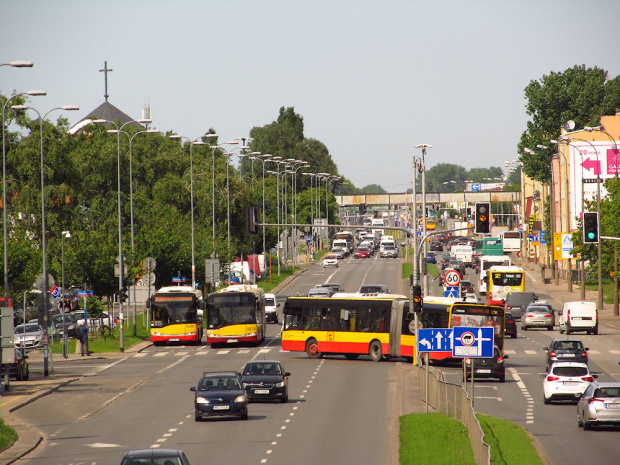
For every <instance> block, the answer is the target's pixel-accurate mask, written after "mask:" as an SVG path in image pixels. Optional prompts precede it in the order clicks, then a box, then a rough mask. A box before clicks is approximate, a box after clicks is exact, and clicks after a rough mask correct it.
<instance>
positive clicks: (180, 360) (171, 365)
mask: <svg viewBox="0 0 620 465" xmlns="http://www.w3.org/2000/svg"><path fill="white" fill-rule="evenodd" d="M189 357H190V356H189V355H186V356H184V357H181V358H180V359H178V360H177V361H176V362H174V363H171V364H170V365H168V366H167V367H164V368H162V369H161V370H159V371H158V372H157V374H161V373H163V372H164V371H167V370H169V369H170V368H172V367H174V366H176V365H178V364H179V363H182V362H183V361H184V360H185V359H186V358H189Z"/></svg>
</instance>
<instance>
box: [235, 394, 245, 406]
mask: <svg viewBox="0 0 620 465" xmlns="http://www.w3.org/2000/svg"><path fill="white" fill-rule="evenodd" d="M245 402H246V400H245V396H237V397H236V398H235V403H236V404H243V403H245Z"/></svg>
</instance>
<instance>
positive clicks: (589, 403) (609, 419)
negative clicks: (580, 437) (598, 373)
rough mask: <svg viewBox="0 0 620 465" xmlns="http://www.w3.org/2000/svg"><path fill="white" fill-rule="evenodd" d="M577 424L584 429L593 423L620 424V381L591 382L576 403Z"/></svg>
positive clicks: (593, 424)
mask: <svg viewBox="0 0 620 465" xmlns="http://www.w3.org/2000/svg"><path fill="white" fill-rule="evenodd" d="M577 424H578V425H579V426H583V429H586V430H587V429H590V428H591V427H592V426H595V425H596V426H598V425H620V383H618V382H607V383H602V382H598V381H595V382H593V383H591V384H590V386H588V388H587V389H586V392H584V393H583V395H582V396H581V398H580V399H579V402H578V403H577Z"/></svg>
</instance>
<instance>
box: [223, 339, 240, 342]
mask: <svg viewBox="0 0 620 465" xmlns="http://www.w3.org/2000/svg"><path fill="white" fill-rule="evenodd" d="M226 342H239V340H238V339H229V340H228V341H226Z"/></svg>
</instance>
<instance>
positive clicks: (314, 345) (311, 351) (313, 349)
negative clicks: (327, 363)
mask: <svg viewBox="0 0 620 465" xmlns="http://www.w3.org/2000/svg"><path fill="white" fill-rule="evenodd" d="M306 354H308V357H310V358H321V357H322V356H323V354H322V353H321V352H319V343H318V342H316V339H314V338H312V339H309V340H308V342H306Z"/></svg>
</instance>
